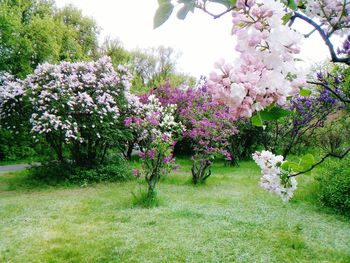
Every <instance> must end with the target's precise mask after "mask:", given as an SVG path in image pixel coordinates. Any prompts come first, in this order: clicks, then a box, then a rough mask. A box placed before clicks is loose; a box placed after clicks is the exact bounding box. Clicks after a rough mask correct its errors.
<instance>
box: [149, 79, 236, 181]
mask: <svg viewBox="0 0 350 263" xmlns="http://www.w3.org/2000/svg"><path fill="white" fill-rule="evenodd" d="M151 93H153V94H155V95H156V96H157V97H159V101H160V102H161V103H162V104H163V105H171V104H175V105H177V110H176V113H175V116H176V118H177V119H178V120H180V121H181V122H182V123H183V125H184V126H185V127H186V131H185V132H184V133H183V137H184V138H189V139H190V141H191V144H192V149H193V156H192V157H191V160H192V169H191V171H192V181H193V183H194V184H197V183H200V182H204V181H205V180H206V179H207V178H208V177H209V176H210V175H211V165H212V163H213V161H214V160H215V159H216V158H217V157H219V156H223V157H224V158H225V159H226V160H230V159H231V156H230V153H229V151H228V150H227V147H228V144H229V138H230V137H231V136H232V135H234V134H236V133H237V132H238V131H237V129H236V126H235V118H234V117H233V116H232V114H231V113H230V111H229V108H228V107H227V106H226V105H224V104H223V103H221V102H218V101H214V100H213V99H212V97H211V95H210V94H209V93H208V92H207V88H206V86H203V87H200V88H197V89H194V88H189V89H186V90H182V89H179V88H174V87H172V86H171V85H170V84H167V85H163V86H159V87H158V88H157V89H156V90H153V91H151Z"/></svg>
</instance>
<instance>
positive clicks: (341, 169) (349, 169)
mask: <svg viewBox="0 0 350 263" xmlns="http://www.w3.org/2000/svg"><path fill="white" fill-rule="evenodd" d="M349 161H350V158H349V157H348V158H346V159H345V160H341V161H339V160H330V161H329V165H327V167H326V168H325V169H323V170H322V172H321V175H320V176H319V177H318V178H317V179H318V182H319V196H320V201H321V202H322V203H323V204H324V205H325V206H328V207H331V208H333V209H335V210H337V211H339V212H341V213H343V214H346V215H348V216H350V164H349Z"/></svg>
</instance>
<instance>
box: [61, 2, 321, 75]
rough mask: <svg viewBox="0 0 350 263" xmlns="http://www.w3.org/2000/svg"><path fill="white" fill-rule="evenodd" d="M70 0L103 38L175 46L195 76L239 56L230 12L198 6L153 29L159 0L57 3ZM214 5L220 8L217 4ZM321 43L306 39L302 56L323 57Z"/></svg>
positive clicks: (181, 68)
mask: <svg viewBox="0 0 350 263" xmlns="http://www.w3.org/2000/svg"><path fill="white" fill-rule="evenodd" d="M70 3H71V4H73V5H74V6H76V7H78V8H79V9H81V10H82V11H83V14H84V15H87V16H90V17H93V18H94V19H95V20H96V22H97V24H98V25H99V26H100V27H101V35H100V40H101V41H102V40H103V39H104V38H105V37H106V36H110V37H112V38H118V39H119V40H121V41H122V43H123V44H124V47H125V48H126V49H129V50H131V49H134V48H142V49H143V48H148V47H157V46H160V45H163V46H169V47H172V48H174V49H175V50H176V51H177V52H180V53H181V57H180V58H179V59H178V64H177V67H178V70H179V71H182V72H186V73H190V74H192V75H193V76H195V77H199V76H200V75H207V74H208V73H209V72H210V71H211V70H212V69H213V64H214V63H215V61H217V60H218V59H219V58H222V57H223V58H225V59H226V60H227V61H232V60H233V58H234V57H235V56H236V54H235V51H234V38H233V37H232V36H231V35H230V30H231V16H230V15H229V14H227V15H225V16H223V17H221V18H219V19H217V20H214V19H212V18H211V17H210V16H209V15H207V14H204V13H203V12H202V11H201V10H196V11H195V13H194V14H192V13H189V14H188V16H187V18H186V19H185V20H184V21H182V20H178V19H177V18H176V15H175V13H173V14H172V16H171V18H170V19H169V20H168V21H167V22H166V23H165V24H163V25H162V26H161V27H159V28H157V29H153V16H154V13H155V11H156V9H157V6H158V4H157V0H56V5H57V6H58V7H63V6H64V5H66V4H70ZM212 7H213V8H215V9H216V8H217V6H216V5H215V4H214V5H213V6H212ZM305 32H307V30H306V31H305ZM321 43H322V42H321V41H314V40H307V41H306V43H305V45H304V48H303V53H302V58H303V59H304V60H311V61H314V62H316V61H322V60H324V59H325V58H326V56H327V55H328V52H327V49H326V47H325V46H324V45H323V44H321Z"/></svg>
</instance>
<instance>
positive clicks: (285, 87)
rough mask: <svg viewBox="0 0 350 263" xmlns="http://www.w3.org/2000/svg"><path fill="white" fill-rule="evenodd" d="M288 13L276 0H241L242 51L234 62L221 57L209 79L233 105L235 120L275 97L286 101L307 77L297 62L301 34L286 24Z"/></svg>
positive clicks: (236, 22) (236, 18)
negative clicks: (284, 19) (285, 19)
mask: <svg viewBox="0 0 350 263" xmlns="http://www.w3.org/2000/svg"><path fill="white" fill-rule="evenodd" d="M285 14H286V12H285V9H284V6H283V4H281V3H278V2H275V1H274V0H266V1H263V2H258V1H257V2H256V1H254V0H249V1H246V0H238V1H237V9H235V10H234V11H233V12H232V17H233V19H232V22H233V29H232V32H233V34H234V35H235V36H236V37H237V44H236V51H238V52H239V54H240V56H239V58H238V59H237V60H236V61H235V63H234V65H231V64H229V63H226V62H225V61H224V60H223V59H221V60H220V61H218V62H217V63H216V65H215V67H216V69H217V71H214V72H212V73H211V74H210V77H209V81H208V88H209V91H210V92H211V93H212V94H213V98H214V99H216V100H219V101H222V102H224V103H225V104H226V105H228V106H229V107H230V110H231V113H232V114H233V115H234V117H235V118H236V119H239V118H250V117H251V116H252V114H253V113H254V112H255V111H260V110H262V109H264V108H266V107H267V106H269V105H271V104H272V103H274V102H276V103H277V104H278V105H281V106H282V105H284V104H285V103H286V100H287V97H288V96H291V95H294V94H297V93H298V92H299V88H300V86H301V85H303V84H304V82H305V80H304V77H303V74H302V73H301V72H299V70H298V69H297V67H296V65H295V63H294V60H295V55H296V54H298V53H299V42H300V40H301V36H300V35H299V34H298V33H296V32H295V31H293V30H292V29H290V28H289V27H287V26H284V25H283V24H282V17H283V16H284V15H285Z"/></svg>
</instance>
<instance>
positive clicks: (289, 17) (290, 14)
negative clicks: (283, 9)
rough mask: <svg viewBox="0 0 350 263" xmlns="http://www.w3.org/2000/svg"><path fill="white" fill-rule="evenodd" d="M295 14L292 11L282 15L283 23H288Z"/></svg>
mask: <svg viewBox="0 0 350 263" xmlns="http://www.w3.org/2000/svg"><path fill="white" fill-rule="evenodd" d="M292 16H293V14H292V13H287V14H285V15H284V16H283V17H282V21H283V25H286V24H287V23H288V22H289V20H290V19H291V18H292Z"/></svg>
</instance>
